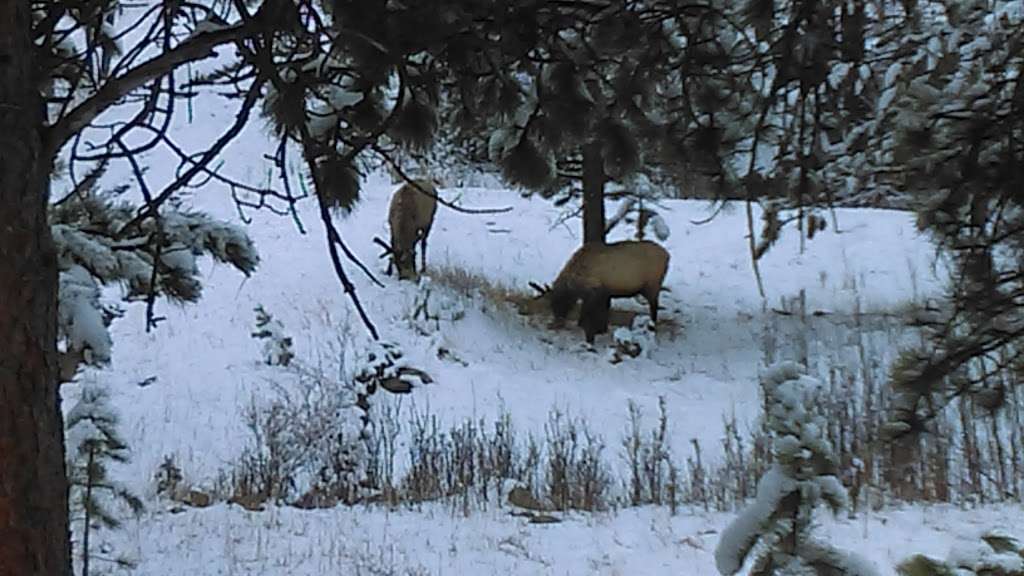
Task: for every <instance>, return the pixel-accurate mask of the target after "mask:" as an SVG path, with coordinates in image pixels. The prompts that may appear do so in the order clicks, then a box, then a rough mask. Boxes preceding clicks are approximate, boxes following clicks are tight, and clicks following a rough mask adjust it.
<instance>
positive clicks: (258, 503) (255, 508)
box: [228, 496, 266, 512]
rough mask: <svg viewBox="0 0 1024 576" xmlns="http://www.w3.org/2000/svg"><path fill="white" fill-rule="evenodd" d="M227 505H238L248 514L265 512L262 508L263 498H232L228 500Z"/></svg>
mask: <svg viewBox="0 0 1024 576" xmlns="http://www.w3.org/2000/svg"><path fill="white" fill-rule="evenodd" d="M228 504H238V505H239V506H241V507H242V508H245V509H246V510H248V511H249V512H263V511H264V510H266V508H265V507H264V506H263V498H261V497H259V496H232V497H231V498H230V499H229V500H228Z"/></svg>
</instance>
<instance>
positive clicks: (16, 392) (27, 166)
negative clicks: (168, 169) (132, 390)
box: [0, 0, 71, 576]
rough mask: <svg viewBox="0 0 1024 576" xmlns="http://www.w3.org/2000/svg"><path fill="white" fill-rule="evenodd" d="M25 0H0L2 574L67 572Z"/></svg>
mask: <svg viewBox="0 0 1024 576" xmlns="http://www.w3.org/2000/svg"><path fill="white" fill-rule="evenodd" d="M31 29H32V17H31V12H30V7H29V2H28V0H0V351H2V352H0V576H15V575H17V576H30V575H41V574H45V575H46V576H67V575H70V574H71V551H70V547H71V544H70V539H69V535H68V489H67V480H66V477H65V470H64V435H63V425H62V417H61V412H60V404H59V401H58V397H57V347H56V341H57V260H56V254H55V252H54V248H53V241H52V238H51V236H50V227H49V224H48V223H47V214H46V209H47V203H48V201H49V183H48V178H49V170H48V167H49V159H45V158H40V150H41V129H42V127H43V122H44V117H43V108H42V106H43V104H42V102H41V99H40V95H39V90H38V88H37V87H38V82H37V81H36V78H35V74H36V69H35V66H36V64H35V61H34V55H33V53H32V42H31V37H30V34H31Z"/></svg>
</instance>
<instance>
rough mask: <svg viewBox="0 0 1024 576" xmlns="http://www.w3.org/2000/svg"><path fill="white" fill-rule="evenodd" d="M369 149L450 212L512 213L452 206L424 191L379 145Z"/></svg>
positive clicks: (405, 179)
mask: <svg viewBox="0 0 1024 576" xmlns="http://www.w3.org/2000/svg"><path fill="white" fill-rule="evenodd" d="M370 148H371V149H372V150H373V151H374V152H376V153H377V154H378V155H380V157H381V158H383V159H384V161H385V162H387V163H388V164H389V165H390V166H391V167H392V168H393V169H394V170H395V174H398V176H399V178H401V179H402V180H404V181H405V182H406V183H408V184H410V185H412V187H413V188H416V189H417V190H419V191H420V192H422V193H423V194H426V195H427V196H430V197H431V198H433V199H434V200H437V202H438V204H441V205H442V206H446V207H448V208H451V209H452V210H455V211H456V212H461V213H463V214H501V213H503V212H511V211H512V207H511V206H506V207H504V208H463V207H462V206H457V205H455V204H452V203H451V202H449V201H447V200H445V199H444V198H441V197H440V196H438V195H437V194H434V193H432V192H430V191H428V190H426V189H424V188H423V187H422V186H420V185H419V184H417V183H416V181H415V180H413V178H412V177H410V176H409V175H408V174H406V173H405V171H403V170H402V168H401V167H400V166H399V165H398V162H395V160H394V159H392V158H391V156H390V155H389V154H388V152H387V151H386V150H384V149H383V148H381V147H380V146H379V145H377V144H371V145H370Z"/></svg>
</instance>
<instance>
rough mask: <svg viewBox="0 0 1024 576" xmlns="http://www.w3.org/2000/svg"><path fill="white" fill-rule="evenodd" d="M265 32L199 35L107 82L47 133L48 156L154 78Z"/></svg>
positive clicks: (239, 27) (242, 28)
mask: <svg viewBox="0 0 1024 576" xmlns="http://www.w3.org/2000/svg"><path fill="white" fill-rule="evenodd" d="M261 29H262V26H260V25H259V24H258V23H257V22H256V21H249V22H245V23H243V24H236V25H235V26H231V27H229V28H225V29H222V30H214V31H211V32H204V33H202V34H197V35H196V36H194V37H192V38H191V39H190V40H186V41H185V42H183V43H181V44H179V45H178V46H177V47H175V48H174V49H173V50H170V51H169V52H166V53H164V54H162V55H160V56H157V57H156V58H152V59H150V60H147V61H146V62H143V63H142V64H139V65H138V66H137V67H135V68H133V69H131V70H129V71H127V72H125V73H124V74H122V75H121V76H119V77H117V78H113V79H111V80H109V81H107V82H106V83H105V84H104V85H103V87H101V88H100V89H99V90H97V91H96V93H95V94H93V95H92V96H91V97H90V98H88V99H87V100H86V101H84V102H82V103H81V104H79V105H78V106H76V107H75V108H73V109H72V110H71V111H69V112H68V113H67V114H66V115H65V116H64V117H62V118H61V119H59V120H58V121H57V122H56V123H55V124H53V125H52V126H50V127H49V128H48V129H47V130H46V133H45V135H44V147H43V152H44V155H46V157H53V156H54V155H56V154H57V152H59V151H60V149H61V148H62V147H63V146H64V144H65V143H67V141H68V140H69V139H70V138H71V137H72V136H73V135H74V134H76V133H77V132H79V131H80V130H82V129H83V128H85V127H86V126H88V125H89V123H90V122H92V121H93V120H94V119H96V117H97V116H99V115H100V114H102V113H103V112H104V111H105V110H106V109H107V108H109V107H110V106H111V105H113V104H114V103H116V102H117V101H118V100H120V99H121V98H123V97H124V96H126V95H128V94H129V93H131V92H132V91H133V90H135V89H136V88H139V87H140V86H143V85H144V84H146V83H147V82H149V81H151V80H153V79H154V78H158V77H160V76H163V75H165V74H168V73H170V72H172V71H173V70H174V69H175V68H177V67H178V66H181V65H182V64H186V63H188V62H194V61H197V60H202V59H204V58H208V57H210V56H213V55H214V53H213V49H214V48H216V47H217V46H219V45H221V44H227V43H229V42H237V41H238V40H240V39H241V38H244V37H246V36H249V35H251V34H254V33H256V32H259V31H260V30H261Z"/></svg>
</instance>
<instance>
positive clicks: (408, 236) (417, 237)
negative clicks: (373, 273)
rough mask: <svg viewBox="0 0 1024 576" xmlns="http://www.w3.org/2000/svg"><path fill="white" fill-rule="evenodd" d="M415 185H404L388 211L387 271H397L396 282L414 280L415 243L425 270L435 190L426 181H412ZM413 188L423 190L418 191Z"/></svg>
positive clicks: (434, 187) (432, 219)
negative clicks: (392, 269)
mask: <svg viewBox="0 0 1024 576" xmlns="http://www.w3.org/2000/svg"><path fill="white" fill-rule="evenodd" d="M414 182H415V185H413V184H411V183H408V182H406V183H405V184H403V185H402V186H401V187H400V188H399V189H398V190H397V191H395V194H394V196H392V197H391V207H390V208H389V210H388V224H389V225H390V227H391V246H390V247H389V249H390V253H391V263H390V264H389V265H388V274H391V268H392V267H395V268H397V269H398V278H399V279H400V280H412V279H415V278H416V277H417V271H416V243H417V242H419V243H420V250H421V255H420V256H421V260H422V267H421V269H425V268H426V267H427V236H429V235H430V227H431V226H432V225H433V224H434V214H435V213H436V212H437V187H436V186H435V185H434V183H433V182H431V181H430V180H426V179H418V180H414ZM417 186H419V187H420V188H423V190H426V192H427V193H423V192H421V191H420V190H419V189H418V188H417Z"/></svg>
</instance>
